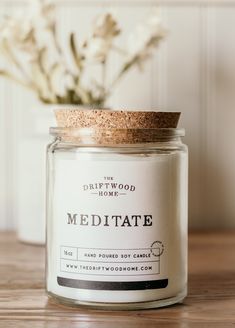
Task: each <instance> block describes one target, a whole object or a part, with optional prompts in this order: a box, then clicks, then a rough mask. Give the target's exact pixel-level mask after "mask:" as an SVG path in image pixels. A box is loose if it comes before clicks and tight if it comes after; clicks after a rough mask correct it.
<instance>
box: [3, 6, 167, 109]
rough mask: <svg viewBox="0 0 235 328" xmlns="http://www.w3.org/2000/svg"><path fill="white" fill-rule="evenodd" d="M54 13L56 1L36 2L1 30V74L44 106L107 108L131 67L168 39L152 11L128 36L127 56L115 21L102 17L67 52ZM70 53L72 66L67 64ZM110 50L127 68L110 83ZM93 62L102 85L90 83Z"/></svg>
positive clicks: (73, 37) (8, 19) (72, 36)
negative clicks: (28, 92)
mask: <svg viewBox="0 0 235 328" xmlns="http://www.w3.org/2000/svg"><path fill="white" fill-rule="evenodd" d="M30 2H31V1H30ZM55 10H56V8H55V4H54V3H53V2H51V1H49V0H35V1H34V3H33V7H32V8H31V10H30V12H29V13H28V14H27V13H24V14H22V15H20V14H18V15H17V16H16V17H6V18H5V20H4V22H3V23H2V24H1V25H0V57H2V59H4V66H3V65H2V67H3V68H2V69H0V75H2V76H4V77H6V78H9V79H12V80H14V81H15V82H17V83H20V84H22V85H23V86H25V87H27V88H29V89H31V90H33V91H34V92H35V93H36V94H37V95H38V97H39V98H40V100H41V101H43V102H45V103H64V104H65V103H66V104H68V103H70V104H86V105H103V104H104V102H105V100H106V99H107V97H108V96H109V95H110V94H111V92H112V90H113V88H114V86H115V85H116V83H117V82H118V81H119V80H120V79H121V77H122V76H123V75H124V74H125V73H126V72H127V71H129V69H130V68H131V67H133V66H135V65H138V66H140V65H142V64H143V63H144V62H145V61H146V59H148V58H149V57H150V56H151V55H152V52H153V50H154V48H156V46H157V45H158V44H159V41H160V40H161V39H163V37H164V36H165V30H164V29H163V27H162V25H161V22H160V20H159V16H158V13H157V12H154V14H153V15H152V17H151V18H150V19H149V20H148V21H146V23H145V24H144V25H142V26H140V27H138V28H137V30H136V32H135V34H132V35H131V36H130V38H129V42H128V45H129V46H128V47H126V48H127V49H128V50H127V51H126V50H124V49H121V48H119V47H118V46H117V45H116V44H115V42H116V39H117V37H118V36H119V34H120V33H121V29H120V27H119V24H118V21H117V19H115V18H114V16H113V15H111V14H110V13H104V14H102V15H100V16H98V17H97V18H96V20H95V21H94V24H93V27H92V31H91V33H90V36H89V37H88V38H87V39H86V40H85V41H84V42H83V43H82V45H80V46H78V44H77V42H76V35H75V34H74V33H71V34H70V35H69V47H68V49H63V48H62V46H61V45H60V42H59V41H58V38H57V23H56V15H55ZM68 50H69V51H70V55H71V58H72V60H73V63H74V67H71V61H70V62H69V63H68V62H67V58H68V57H67V54H65V53H66V52H67V51H68ZM111 51H113V52H116V53H118V54H119V55H121V56H122V62H123V64H122V66H121V67H120V70H119V72H118V74H117V76H116V77H115V78H114V80H113V81H109V83H108V82H107V79H106V70H107V64H108V58H109V56H110V54H111ZM5 62H8V63H9V64H10V65H7V66H6V65H5ZM0 63H1V61H0ZM92 63H95V64H97V65H101V68H102V69H101V72H102V77H101V79H100V80H101V81H99V80H97V77H96V78H93V79H92V78H91V79H90V83H87V77H86V75H87V71H88V70H87V68H88V67H89V65H90V64H92ZM6 67H7V68H6ZM89 72H90V71H89ZM84 81H86V83H84Z"/></svg>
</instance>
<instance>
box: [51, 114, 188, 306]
mask: <svg viewBox="0 0 235 328" xmlns="http://www.w3.org/2000/svg"><path fill="white" fill-rule="evenodd" d="M56 117H57V122H58V125H59V127H58V128H51V134H52V135H54V136H55V141H54V142H53V143H52V144H51V145H49V147H48V165H47V167H48V189H47V194H48V201H47V204H48V205H47V291H48V294H49V295H51V296H52V297H54V298H56V299H57V300H58V301H60V302H66V303H70V304H78V305H87V306H93V307H103V308H105V307H107V308H113V309H140V308H152V307H160V306H166V305H170V304H173V303H176V302H180V301H182V300H183V299H184V297H185V296H186V293H187V171H188V169H187V147H186V146H185V145H183V144H182V142H181V137H182V136H183V135H184V131H183V130H182V129H177V128H176V127H177V122H178V119H179V113H161V112H147V111H142V112H141V111H138V112H131V111H111V110H74V109H73V110H69V109H68V110H66V109H65V110H58V111H56Z"/></svg>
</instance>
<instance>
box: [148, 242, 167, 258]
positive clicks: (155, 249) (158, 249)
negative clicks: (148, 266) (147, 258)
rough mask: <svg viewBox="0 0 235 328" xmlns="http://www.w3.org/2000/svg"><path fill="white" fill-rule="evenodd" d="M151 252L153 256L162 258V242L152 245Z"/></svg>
mask: <svg viewBox="0 0 235 328" xmlns="http://www.w3.org/2000/svg"><path fill="white" fill-rule="evenodd" d="M150 250H151V253H152V254H153V256H156V257H157V256H161V255H162V253H163V252H164V245H163V243H162V242H161V241H159V240H156V241H154V242H153V243H152V245H151V247H150Z"/></svg>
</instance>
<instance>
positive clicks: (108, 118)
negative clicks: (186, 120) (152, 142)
mask: <svg viewBox="0 0 235 328" xmlns="http://www.w3.org/2000/svg"><path fill="white" fill-rule="evenodd" d="M55 115H56V120H57V124H58V126H59V127H70V128H71V127H74V128H88V127H89V128H91V127H92V128H105V129H112V128H114V129H157V128H158V129H159V128H176V127H177V124H178V121H179V117H180V113H179V112H154V111H123V110H120V111H118V110H107V109H97V110H95V109H94V110H88V109H86V110H77V109H59V110H56V111H55Z"/></svg>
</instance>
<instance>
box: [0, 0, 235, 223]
mask: <svg viewBox="0 0 235 328" xmlns="http://www.w3.org/2000/svg"><path fill="white" fill-rule="evenodd" d="M57 2H58V15H59V22H60V24H61V26H62V27H63V30H61V37H63V36H65V35H66V34H67V33H68V31H70V30H71V29H72V30H74V31H77V33H78V34H79V35H81V36H82V35H84V34H85V33H87V30H88V29H89V24H90V23H91V21H92V19H93V17H94V16H95V15H96V14H97V13H100V12H101V11H102V10H104V8H107V9H112V10H114V11H115V13H116V15H117V16H118V17H119V19H120V23H121V25H122V26H123V27H124V30H125V31H126V32H130V31H131V30H132V28H133V27H134V26H135V24H136V23H137V22H139V21H141V20H143V19H144V18H145V15H147V14H148V13H149V12H150V10H151V7H152V6H154V5H155V4H156V1H154V0H152V1H149V0H116V1H114V0H113V1H112V0H110V1H109V0H103V1H97V0H64V1H62V0H61V1H57ZM158 4H160V9H161V16H162V20H163V22H164V23H165V25H166V26H167V28H168V29H169V31H170V33H169V35H168V38H167V40H166V42H165V43H163V44H162V46H161V47H160V50H159V51H157V52H156V55H155V56H154V58H153V60H151V61H150V62H149V63H148V64H147V65H146V68H145V71H144V73H143V74H140V73H139V72H138V71H137V70H136V71H135V70H133V71H132V72H131V73H130V74H129V75H127V76H126V77H125V79H124V80H123V81H122V83H121V85H120V86H119V87H118V88H117V90H116V92H115V93H114V95H113V97H112V99H110V105H111V106H112V107H113V108H120V107H121V108H143V109H160V110H168V111H169V110H177V111H178V110H179V111H181V112H182V118H181V126H183V127H185V128H186V132H187V136H186V138H185V142H186V143H187V144H188V145H189V150H190V179H189V180H190V181H189V183H190V188H189V190H190V197H189V201H190V203H189V223H190V227H196V228H211V227H213V228H218V227H219V228H220V227H223V228H226V227H233V228H234V227H235V0H214V1H212V0H182V1H181V0H160V1H158ZM22 6H24V2H23V1H20V0H18V1H17V0H15V1H13V0H8V1H6V0H5V1H2V0H0V14H1V15H2V14H6V13H8V14H9V13H12V12H15V11H16V10H18V9H19V8H21V7H22ZM113 64H114V65H116V64H117V61H116V60H115V61H114V63H113ZM0 91H1V96H0V134H1V136H0V151H1V152H0V154H1V160H0V228H1V229H12V228H15V227H16V222H15V221H16V220H15V207H14V205H15V200H16V197H17V195H16V188H15V187H16V183H17V177H16V165H17V162H16V155H15V154H16V149H17V141H18V132H17V131H18V125H19V122H20V120H27V117H26V115H25V114H24V108H26V107H27V106H31V107H32V106H35V108H36V107H37V106H38V104H37V101H36V100H35V99H34V97H33V95H31V94H28V93H27V92H26V91H24V90H22V89H19V88H17V87H15V86H13V85H12V84H9V83H8V82H6V81H3V80H0Z"/></svg>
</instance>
